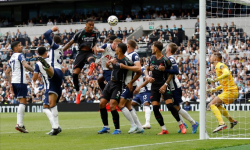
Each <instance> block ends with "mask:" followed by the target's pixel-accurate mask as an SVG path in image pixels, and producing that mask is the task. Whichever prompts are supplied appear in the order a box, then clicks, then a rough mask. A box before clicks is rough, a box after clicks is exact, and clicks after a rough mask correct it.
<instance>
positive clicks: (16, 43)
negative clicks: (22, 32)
mask: <svg viewBox="0 0 250 150" xmlns="http://www.w3.org/2000/svg"><path fill="white" fill-rule="evenodd" d="M19 43H20V41H14V42H12V43H11V49H12V50H13V51H14V48H15V47H17V45H18V44H19Z"/></svg>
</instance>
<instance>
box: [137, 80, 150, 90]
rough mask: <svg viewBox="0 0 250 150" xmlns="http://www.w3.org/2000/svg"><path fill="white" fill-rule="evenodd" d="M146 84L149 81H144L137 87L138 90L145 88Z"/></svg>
mask: <svg viewBox="0 0 250 150" xmlns="http://www.w3.org/2000/svg"><path fill="white" fill-rule="evenodd" d="M148 83H149V80H147V79H146V80H145V81H144V82H143V83H142V85H141V86H139V88H140V89H141V88H143V87H144V86H146V85H147V84H148Z"/></svg>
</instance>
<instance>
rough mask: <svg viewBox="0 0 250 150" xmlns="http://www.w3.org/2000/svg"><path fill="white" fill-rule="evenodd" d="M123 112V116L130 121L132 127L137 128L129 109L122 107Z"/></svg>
mask: <svg viewBox="0 0 250 150" xmlns="http://www.w3.org/2000/svg"><path fill="white" fill-rule="evenodd" d="M121 111H122V113H123V115H124V116H125V117H126V118H127V119H128V121H129V122H130V124H131V126H136V124H135V122H134V120H133V117H132V116H131V113H130V112H129V110H128V108H127V107H122V108H121Z"/></svg>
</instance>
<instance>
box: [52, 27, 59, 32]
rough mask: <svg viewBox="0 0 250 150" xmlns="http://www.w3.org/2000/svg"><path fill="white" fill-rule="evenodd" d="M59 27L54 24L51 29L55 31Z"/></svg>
mask: <svg viewBox="0 0 250 150" xmlns="http://www.w3.org/2000/svg"><path fill="white" fill-rule="evenodd" d="M58 29H59V28H58V27H57V26H54V27H52V28H51V30H52V31H53V32H55V31H57V30H58Z"/></svg>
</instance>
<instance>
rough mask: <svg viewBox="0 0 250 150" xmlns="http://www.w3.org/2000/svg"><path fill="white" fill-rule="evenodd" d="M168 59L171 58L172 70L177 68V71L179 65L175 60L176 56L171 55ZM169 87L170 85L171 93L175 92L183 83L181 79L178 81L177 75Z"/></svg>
mask: <svg viewBox="0 0 250 150" xmlns="http://www.w3.org/2000/svg"><path fill="white" fill-rule="evenodd" d="M168 58H169V60H170V61H171V64H172V66H171V69H173V68H174V67H175V68H176V67H177V68H176V69H178V65H177V63H176V60H175V58H174V56H173V55H171V56H169V57H168ZM178 70H179V69H178ZM169 85H170V89H171V91H174V90H176V89H179V88H181V83H180V81H179V79H177V77H176V75H174V76H173V78H172V79H171V81H170V82H169Z"/></svg>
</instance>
